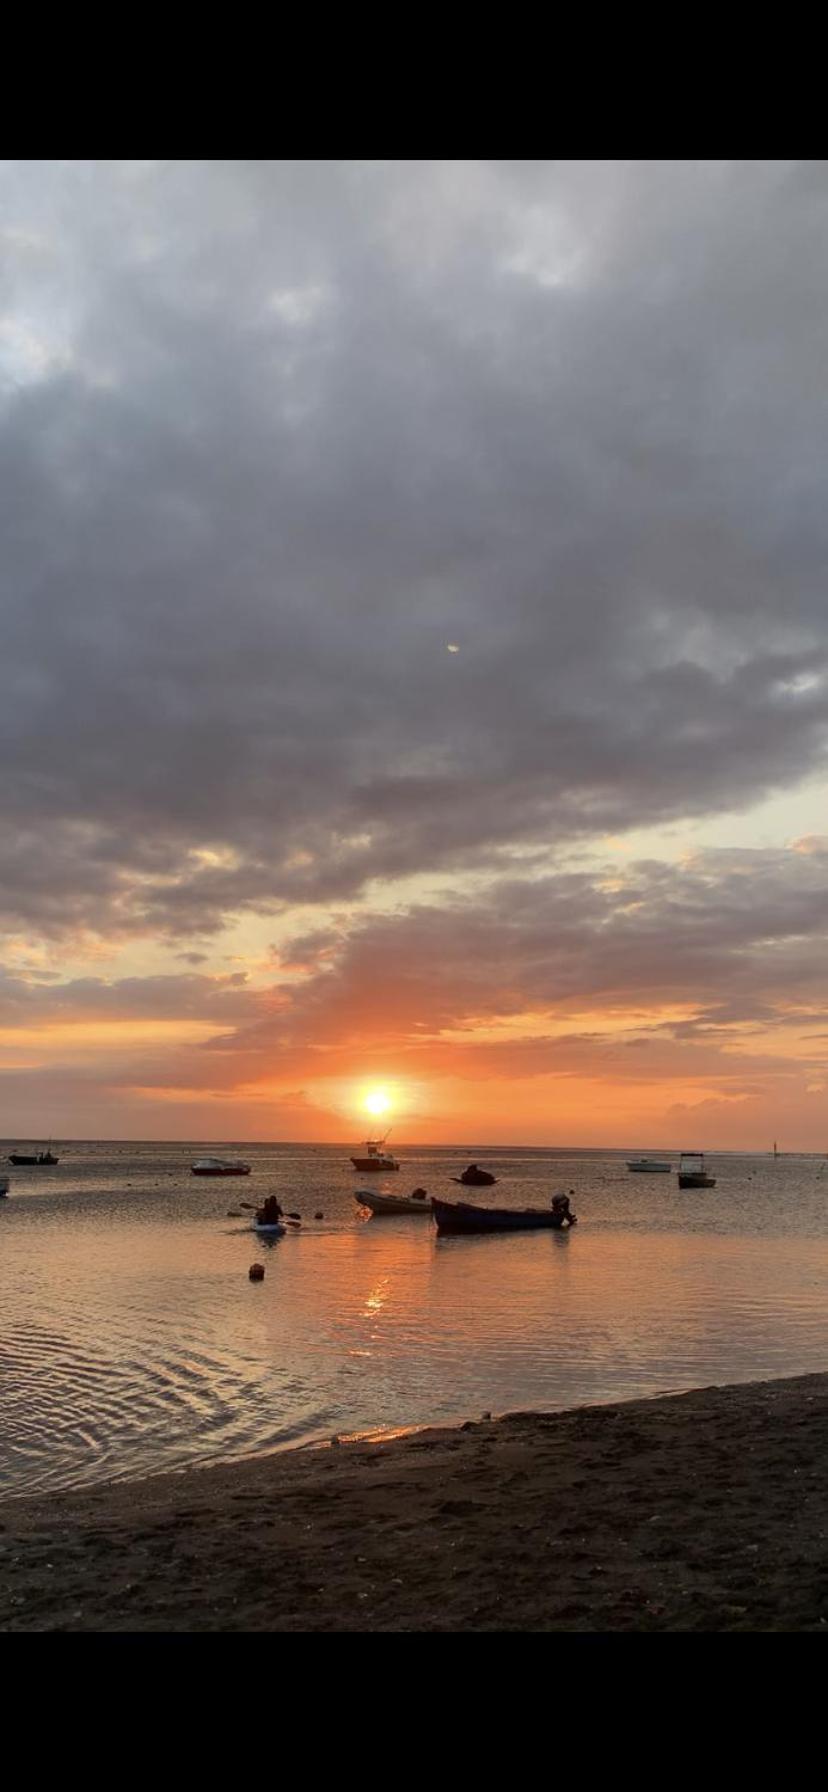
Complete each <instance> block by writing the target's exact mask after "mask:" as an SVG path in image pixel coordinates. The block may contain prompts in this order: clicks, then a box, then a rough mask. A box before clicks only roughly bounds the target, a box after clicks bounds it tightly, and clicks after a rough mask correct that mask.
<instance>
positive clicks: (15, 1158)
mask: <svg viewBox="0 0 828 1792" xmlns="http://www.w3.org/2000/svg"><path fill="white" fill-rule="evenodd" d="M59 1162H60V1159H59V1158H57V1157H55V1155H54V1152H52V1151H51V1150H49V1151H12V1153H11V1155H10V1157H9V1163H10V1164H56V1163H59Z"/></svg>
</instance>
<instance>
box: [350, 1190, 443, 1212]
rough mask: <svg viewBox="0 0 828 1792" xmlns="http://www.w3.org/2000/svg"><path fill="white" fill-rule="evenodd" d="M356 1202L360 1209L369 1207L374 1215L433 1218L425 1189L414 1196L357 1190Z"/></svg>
mask: <svg viewBox="0 0 828 1792" xmlns="http://www.w3.org/2000/svg"><path fill="white" fill-rule="evenodd" d="M354 1200H355V1201H356V1203H357V1206H359V1207H369V1208H370V1210H371V1212H372V1213H426V1214H428V1216H429V1218H430V1217H431V1207H430V1205H429V1200H428V1196H427V1194H426V1192H425V1189H423V1190H422V1192H421V1193H418V1194H414V1195H382V1194H380V1192H379V1189H377V1190H374V1189H370V1188H361V1189H357V1192H356V1194H355V1195H354Z"/></svg>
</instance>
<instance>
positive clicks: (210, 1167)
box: [190, 1157, 250, 1176]
mask: <svg viewBox="0 0 828 1792" xmlns="http://www.w3.org/2000/svg"><path fill="white" fill-rule="evenodd" d="M190 1169H191V1171H192V1174H193V1175H194V1176H249V1175H250V1165H249V1164H244V1163H242V1162H241V1159H236V1160H235V1161H234V1160H233V1159H232V1158H225V1157H197V1158H196V1161H195V1163H194V1164H191V1165H190Z"/></svg>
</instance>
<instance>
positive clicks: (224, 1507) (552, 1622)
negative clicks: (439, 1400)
mask: <svg viewBox="0 0 828 1792" xmlns="http://www.w3.org/2000/svg"><path fill="white" fill-rule="evenodd" d="M826 1627H828V1375H809V1376H802V1377H797V1378H796V1379H795V1380H786V1381H770V1382H750V1383H746V1384H740V1385H738V1386H735V1387H724V1388H702V1389H697V1390H695V1391H693V1392H691V1393H687V1394H675V1395H667V1396H664V1397H662V1398H660V1399H656V1400H653V1399H649V1400H637V1401H632V1402H629V1403H625V1404H623V1405H614V1406H602V1407H579V1408H576V1409H574V1410H570V1411H565V1412H558V1413H546V1414H544V1413H513V1414H510V1415H509V1416H507V1417H506V1418H503V1419H498V1420H494V1421H491V1420H484V1421H481V1422H480V1423H471V1422H469V1423H467V1424H466V1425H464V1426H460V1427H457V1428H454V1429H450V1430H430V1431H415V1432H407V1433H405V1434H404V1435H403V1436H400V1437H395V1438H392V1439H390V1440H388V1441H384V1442H380V1443H366V1442H365V1441H364V1440H360V1441H356V1442H353V1443H346V1444H343V1445H341V1446H339V1447H333V1448H330V1449H319V1448H315V1449H307V1448H306V1449H297V1450H292V1451H287V1452H279V1453H278V1454H274V1455H269V1456H264V1457H256V1458H251V1459H249V1460H247V1461H245V1462H242V1463H234V1464H230V1465H227V1466H221V1467H214V1468H200V1469H193V1470H189V1471H187V1472H186V1473H184V1474H174V1475H166V1476H162V1477H157V1478H153V1479H150V1480H145V1481H138V1482H132V1481H131V1482H119V1483H115V1484H110V1485H109V1486H105V1487H100V1488H92V1489H89V1490H84V1491H83V1492H78V1493H66V1494H58V1495H48V1496H45V1495H44V1496H39V1497H37V1498H28V1499H22V1500H21V1499H14V1500H8V1501H6V1502H5V1503H4V1504H3V1505H2V1506H1V1507H0V1628H2V1629H3V1630H4V1631H7V1632H8V1631H51V1630H68V1631H76V1630H77V1631H162V1632H163V1631H201V1630H211V1631H375V1630H390V1631H462V1630H511V1631H521V1630H527V1631H535V1630H539V1631H561V1632H571V1631H587V1632H596V1631H598V1632H600V1631H610V1632H614V1631H619V1632H620V1631H733V1630H736V1631H753V1630H760V1631H802V1630H804V1631H808V1630H824V1629H825V1628H826Z"/></svg>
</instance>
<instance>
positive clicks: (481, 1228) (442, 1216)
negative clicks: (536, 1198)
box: [431, 1196, 575, 1233]
mask: <svg viewBox="0 0 828 1792" xmlns="http://www.w3.org/2000/svg"><path fill="white" fill-rule="evenodd" d="M431 1211H432V1213H433V1215H434V1219H435V1222H436V1226H437V1231H438V1232H440V1233H446V1232H449V1233H455V1232H537V1231H541V1230H544V1231H550V1232H560V1230H561V1228H562V1227H563V1226H565V1225H567V1223H568V1224H569V1225H574V1224H575V1215H574V1213H573V1214H568V1213H566V1212H565V1211H564V1210H562V1209H560V1208H558V1209H557V1210H556V1209H555V1208H550V1207H474V1206H473V1205H472V1203H471V1202H470V1201H438V1200H436V1199H435V1198H434V1197H433V1196H432V1200H431Z"/></svg>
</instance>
